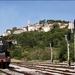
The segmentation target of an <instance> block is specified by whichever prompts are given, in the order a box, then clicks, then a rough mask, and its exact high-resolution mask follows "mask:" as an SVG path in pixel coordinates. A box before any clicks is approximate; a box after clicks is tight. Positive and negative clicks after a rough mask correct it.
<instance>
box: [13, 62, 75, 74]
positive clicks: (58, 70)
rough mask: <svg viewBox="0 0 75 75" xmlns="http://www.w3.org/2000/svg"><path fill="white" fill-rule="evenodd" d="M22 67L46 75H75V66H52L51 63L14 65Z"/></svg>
mask: <svg viewBox="0 0 75 75" xmlns="http://www.w3.org/2000/svg"><path fill="white" fill-rule="evenodd" d="M12 64H15V65H18V66H20V67H26V68H30V69H36V70H37V72H42V73H44V74H45V75H47V74H50V75H75V71H74V66H73V65H72V66H67V65H66V64H50V63H12Z"/></svg>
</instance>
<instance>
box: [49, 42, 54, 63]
mask: <svg viewBox="0 0 75 75" xmlns="http://www.w3.org/2000/svg"><path fill="white" fill-rule="evenodd" d="M52 47H53V42H51V43H50V49H51V63H53V49H52Z"/></svg>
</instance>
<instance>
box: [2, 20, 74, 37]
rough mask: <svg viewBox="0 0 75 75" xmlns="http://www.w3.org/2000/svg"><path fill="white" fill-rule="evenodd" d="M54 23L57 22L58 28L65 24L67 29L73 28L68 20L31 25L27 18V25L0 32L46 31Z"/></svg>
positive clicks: (8, 33) (7, 33) (6, 34)
mask: <svg viewBox="0 0 75 75" xmlns="http://www.w3.org/2000/svg"><path fill="white" fill-rule="evenodd" d="M54 24H58V25H59V28H65V27H66V26H68V29H72V28H73V23H70V22H68V23H61V22H54V23H44V24H42V23H36V24H33V25H31V23H30V20H28V25H27V26H25V27H22V28H19V29H15V30H14V31H13V32H12V30H11V29H7V30H6V32H4V33H3V34H2V36H8V35H10V34H11V33H12V34H20V33H23V32H27V31H38V32H40V31H43V32H48V31H50V30H51V28H52V26H53V25H54Z"/></svg>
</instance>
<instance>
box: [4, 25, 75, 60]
mask: <svg viewBox="0 0 75 75" xmlns="http://www.w3.org/2000/svg"><path fill="white" fill-rule="evenodd" d="M68 32H70V30H68V28H67V27H65V28H62V29H60V28H59V26H58V25H57V24H54V25H53V28H52V29H51V30H50V31H48V32H37V31H34V32H33V31H30V32H23V33H21V34H18V35H15V34H11V35H9V36H4V37H3V38H5V39H6V40H8V39H9V40H14V39H15V40H17V42H18V44H17V45H13V47H12V50H10V53H11V57H12V58H16V59H23V60H26V61H28V60H50V59H51V57H50V56H51V55H50V54H51V53H50V51H51V50H50V43H51V42H52V41H53V59H54V60H59V61H67V43H66V40H65V35H67V33H68ZM69 44H70V60H71V61H74V49H73V48H74V46H73V34H72V33H71V40H70V42H69Z"/></svg>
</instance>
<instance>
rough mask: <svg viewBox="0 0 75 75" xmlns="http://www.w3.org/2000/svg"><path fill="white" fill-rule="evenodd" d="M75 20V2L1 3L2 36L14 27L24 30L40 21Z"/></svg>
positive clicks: (39, 0)
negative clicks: (29, 24) (23, 28)
mask: <svg viewBox="0 0 75 75" xmlns="http://www.w3.org/2000/svg"><path fill="white" fill-rule="evenodd" d="M44 19H46V20H50V19H53V20H65V21H70V22H73V21H74V19H75V1H67V0H66V1H64V0H63V1H60V0H53V1H52V0H47V1H46V0H28V1H27V0H25V1H24V0H22V1H20V0H11V1H9V0H7V1H0V35H2V34H3V33H4V32H6V30H7V29H12V28H13V27H17V28H22V27H25V26H27V25H28V20H30V23H31V24H34V23H39V21H40V20H44Z"/></svg>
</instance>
